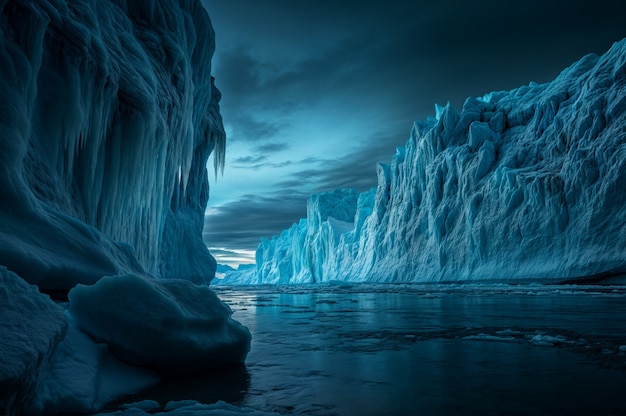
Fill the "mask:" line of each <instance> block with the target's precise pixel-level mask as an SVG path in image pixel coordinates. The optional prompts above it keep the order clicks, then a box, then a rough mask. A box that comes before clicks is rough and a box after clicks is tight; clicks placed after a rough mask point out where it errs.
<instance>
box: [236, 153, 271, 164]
mask: <svg viewBox="0 0 626 416" xmlns="http://www.w3.org/2000/svg"><path fill="white" fill-rule="evenodd" d="M265 160H267V156H266V155H261V156H244V157H238V158H236V159H234V160H233V163H235V164H238V165H256V164H259V163H261V162H264V161H265Z"/></svg>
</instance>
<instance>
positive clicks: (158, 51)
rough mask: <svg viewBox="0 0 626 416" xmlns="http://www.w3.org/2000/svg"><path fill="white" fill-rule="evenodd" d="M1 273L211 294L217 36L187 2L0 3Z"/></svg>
mask: <svg viewBox="0 0 626 416" xmlns="http://www.w3.org/2000/svg"><path fill="white" fill-rule="evenodd" d="M0 10H2V16H0V31H1V36H0V63H1V65H0V93H1V94H2V100H1V101H0V107H1V108H0V141H1V145H0V191H1V193H2V198H1V199H0V264H1V265H4V266H6V267H7V268H9V269H10V270H12V271H13V272H15V273H17V274H19V275H20V276H21V277H22V278H24V279H26V280H27V281H28V282H30V283H34V284H38V285H39V286H40V287H41V288H45V289H61V290H67V289H68V288H70V287H72V286H74V285H75V284H76V283H78V282H82V283H93V282H95V281H96V280H97V279H98V278H100V277H101V276H103V275H115V274H123V273H129V272H131V273H139V274H149V275H152V276H157V277H179V278H186V279H190V280H194V281H203V280H204V281H208V280H210V279H211V278H212V277H213V275H214V272H215V267H216V263H215V261H214V259H213V258H212V256H211V255H210V254H209V252H208V250H207V249H206V245H205V244H204V242H203V241H202V235H201V234H202V226H203V218H204V210H205V207H206V203H207V199H208V191H209V185H208V178H207V173H206V163H207V159H208V157H209V154H210V153H211V152H215V157H214V160H215V168H216V170H217V169H219V168H221V167H222V165H223V160H224V146H225V134H224V130H223V127H222V122H221V117H220V115H219V108H218V102H219V99H220V94H219V91H218V90H217V89H216V88H215V87H214V86H213V82H212V78H211V75H210V74H211V57H212V54H213V51H214V34H213V30H212V27H211V24H210V21H209V18H208V16H207V14H206V12H205V11H204V9H203V8H202V6H201V5H200V2H197V1H193V0H180V1H165V0H160V1H125V0H110V1H95V0H93V1H70V0H55V1H48V0H35V1H25V0H24V1H22V0H11V1H7V0H4V1H0Z"/></svg>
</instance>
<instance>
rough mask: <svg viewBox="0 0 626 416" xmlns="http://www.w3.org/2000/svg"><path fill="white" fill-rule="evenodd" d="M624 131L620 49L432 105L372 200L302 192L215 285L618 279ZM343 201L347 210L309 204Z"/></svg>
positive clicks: (622, 269)
mask: <svg viewBox="0 0 626 416" xmlns="http://www.w3.org/2000/svg"><path fill="white" fill-rule="evenodd" d="M625 125H626V40H623V41H621V42H618V43H616V44H614V45H613V47H612V48H611V49H610V50H609V51H608V52H607V53H606V54H604V55H603V56H601V57H598V56H595V55H589V56H586V57H584V58H582V59H581V60H580V61H578V62H576V63H575V64H573V65H572V66H571V67H569V68H567V69H566V70H564V71H563V72H562V73H561V74H560V75H559V76H558V77H557V78H556V79H555V80H554V81H552V82H549V83H546V84H543V85H538V84H535V83H531V84H530V85H528V86H524V87H521V88H518V89H515V90H512V91H508V92H507V91H501V92H493V93H490V94H487V95H485V96H483V97H478V98H474V97H470V98H468V99H467V100H466V101H465V103H464V105H463V108H462V110H461V111H460V112H458V111H457V110H455V109H454V108H453V107H452V106H451V105H447V106H445V107H441V106H436V115H435V117H431V118H429V119H428V120H425V121H418V122H416V123H415V124H414V126H413V129H412V131H411V135H410V138H409V140H408V142H407V143H406V146H405V147H403V148H399V149H397V151H396V154H395V155H394V156H393V158H392V160H391V164H389V165H379V167H378V186H377V188H376V189H375V190H372V191H369V192H365V193H363V194H361V195H360V196H358V201H357V202H356V204H354V200H355V197H353V195H354V191H335V192H333V193H331V194H318V195H313V196H312V197H311V199H310V200H309V205H308V207H309V209H308V212H307V219H304V220H301V221H300V223H299V224H295V225H294V226H293V227H291V228H290V229H289V230H286V231H284V232H283V233H282V234H281V235H280V236H276V237H273V238H272V239H270V240H263V241H262V242H261V243H260V245H259V247H258V249H257V257H256V261H257V270H256V271H255V272H251V273H239V274H238V275H237V276H235V275H232V276H231V274H230V273H226V277H225V279H224V282H223V283H229V284H235V283H244V284H249V283H311V282H323V281H328V280H349V281H369V282H455V281H461V282H470V281H506V282H514V281H536V282H548V281H560V280H566V279H572V280H576V279H579V278H583V277H602V276H611V275H621V276H622V281H626V279H624V276H626V233H624V227H625V224H626V193H624V191H623V190H624V189H626V146H625V143H626V131H625V130H624V126H625ZM341 195H345V197H346V198H348V197H349V200H350V204H348V205H349V208H350V209H347V207H348V205H346V209H344V207H343V206H342V205H341V204H339V205H335V204H332V203H326V204H322V203H320V201H324V200H325V201H331V200H333V199H337V200H342V199H341V198H342V196H341ZM335 212H337V213H339V214H340V215H343V217H342V216H337V215H335ZM350 214H351V215H350ZM348 217H349V218H348ZM333 218H334V219H335V220H339V221H343V222H344V223H341V224H340V226H338V223H337V221H335V220H333ZM345 223H352V224H353V225H354V227H353V229H351V227H348V226H347V224H345Z"/></svg>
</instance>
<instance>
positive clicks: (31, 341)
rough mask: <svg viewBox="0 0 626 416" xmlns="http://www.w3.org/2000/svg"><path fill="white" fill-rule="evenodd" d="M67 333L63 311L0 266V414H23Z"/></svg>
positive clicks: (39, 386) (42, 382) (32, 287)
mask: <svg viewBox="0 0 626 416" xmlns="http://www.w3.org/2000/svg"><path fill="white" fill-rule="evenodd" d="M66 330H67V319H66V318H65V316H64V315H63V309H62V308H61V307H60V306H58V305H56V304H54V303H53V302H52V301H51V300H50V299H49V298H48V296H45V295H42V294H40V293H39V292H38V291H37V288H36V287H35V286H32V285H29V284H28V283H26V282H25V281H24V280H23V279H21V278H20V277H19V276H17V275H16V274H15V273H12V272H10V271H8V270H7V269H6V268H5V267H2V266H0V414H3V415H8V414H22V413H23V411H24V407H25V405H26V404H27V403H28V401H30V400H32V399H33V398H34V397H35V396H36V395H37V394H38V391H39V390H40V389H41V387H42V385H43V384H44V382H45V380H46V377H47V376H48V374H47V373H48V366H49V364H50V360H51V357H52V355H53V353H54V351H55V349H56V348H57V345H58V344H59V342H61V340H62V339H63V337H64V336H65V332H66Z"/></svg>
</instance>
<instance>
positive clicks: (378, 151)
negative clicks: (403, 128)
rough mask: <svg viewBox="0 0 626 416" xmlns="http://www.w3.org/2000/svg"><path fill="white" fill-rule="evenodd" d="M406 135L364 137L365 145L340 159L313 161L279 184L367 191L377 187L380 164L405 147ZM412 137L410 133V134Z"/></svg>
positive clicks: (319, 188)
mask: <svg viewBox="0 0 626 416" xmlns="http://www.w3.org/2000/svg"><path fill="white" fill-rule="evenodd" d="M400 137H404V136H402V135H397V136H395V137H394V136H391V137H390V136H389V135H387V134H383V133H379V134H375V135H372V136H370V137H369V138H368V139H367V140H364V143H363V145H361V146H359V147H358V148H356V149H354V151H352V152H351V153H348V154H346V155H343V156H342V157H340V158H334V159H327V160H319V159H315V160H313V161H312V162H313V163H312V164H314V165H315V166H313V167H310V168H306V169H302V170H300V171H298V172H295V173H294V174H292V175H290V176H289V177H288V178H286V179H285V180H283V181H281V182H279V183H278V184H277V186H279V187H284V188H287V189H290V188H297V187H299V186H300V187H301V186H302V185H303V184H309V185H311V188H312V189H313V190H314V191H315V192H326V191H330V190H333V189H337V188H356V189H358V190H359V191H365V190H367V189H369V188H371V187H374V186H376V183H377V176H376V167H377V164H378V163H390V161H391V158H392V156H393V154H394V150H395V147H394V146H393V144H395V145H396V146H404V144H405V142H406V139H405V140H402V139H399V138H400ZM406 138H408V133H407V134H406Z"/></svg>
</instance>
